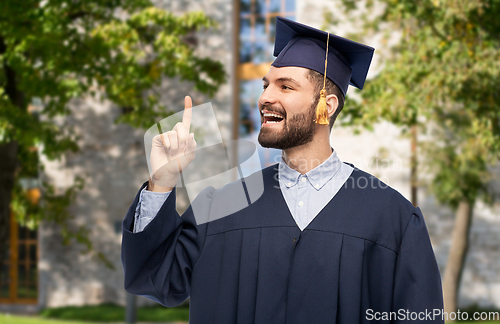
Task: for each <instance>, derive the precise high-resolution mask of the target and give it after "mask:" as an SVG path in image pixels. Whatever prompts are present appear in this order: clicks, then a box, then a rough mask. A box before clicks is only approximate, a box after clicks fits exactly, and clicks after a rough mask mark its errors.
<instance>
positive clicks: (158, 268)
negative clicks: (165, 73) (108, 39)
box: [121, 96, 212, 306]
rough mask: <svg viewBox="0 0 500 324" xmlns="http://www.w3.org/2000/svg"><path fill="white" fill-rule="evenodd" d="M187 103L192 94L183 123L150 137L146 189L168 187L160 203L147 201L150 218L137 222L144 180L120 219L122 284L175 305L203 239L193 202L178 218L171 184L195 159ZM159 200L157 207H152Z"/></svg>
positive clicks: (187, 287)
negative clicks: (149, 167) (149, 164)
mask: <svg viewBox="0 0 500 324" xmlns="http://www.w3.org/2000/svg"><path fill="white" fill-rule="evenodd" d="M191 107H192V102H191V98H189V97H187V96H186V98H185V110H184V114H183V118H182V123H177V124H176V125H175V127H174V129H173V130H171V131H169V132H166V133H162V134H159V135H156V136H155V137H154V138H153V143H152V149H151V155H150V162H151V170H152V174H150V180H149V189H150V190H151V191H155V192H164V193H166V192H169V191H171V193H170V194H168V198H166V200H165V201H164V203H162V204H159V202H158V201H156V199H155V201H154V202H155V203H156V205H157V206H154V203H153V204H151V205H150V206H149V207H152V208H151V209H152V210H150V211H149V212H148V215H146V216H150V217H151V218H150V219H149V220H148V223H149V224H145V223H146V222H144V224H143V222H142V219H141V218H138V219H137V222H136V221H135V215H136V213H137V212H139V213H141V212H143V210H142V208H143V207H144V208H146V206H143V205H144V204H141V205H139V206H138V204H139V200H140V198H141V194H142V191H143V190H144V188H145V187H146V185H147V183H144V184H143V185H142V187H141V191H140V192H139V193H138V194H137V195H136V197H135V199H134V202H133V203H132V206H131V207H130V208H129V210H128V213H127V215H126V217H125V220H124V221H123V237H122V254H121V257H122V264H123V269H124V272H125V289H126V290H127V291H128V292H130V293H132V294H136V295H143V296H146V297H149V298H150V299H152V300H154V301H156V302H158V303H160V304H162V305H165V306H175V305H178V304H179V303H181V302H183V301H184V300H185V299H186V298H187V297H189V291H190V283H191V272H192V269H193V267H194V264H195V263H196V261H197V260H198V257H199V254H200V253H201V249H202V246H203V242H204V239H205V234H204V233H205V226H197V225H196V222H195V219H194V216H193V213H192V208H191V207H190V208H188V210H187V211H186V213H185V214H184V215H183V217H182V218H181V217H179V214H178V213H177V211H176V209H175V189H174V187H175V184H176V182H177V180H178V178H179V174H180V173H181V172H182V170H184V169H185V168H186V167H187V166H188V164H189V163H190V162H191V161H192V160H193V159H194V155H195V149H196V142H195V141H194V134H192V133H191V134H190V133H189V127H190V124H191V115H192V109H191ZM202 193H203V192H202ZM210 193H212V191H210ZM152 194H153V195H160V197H161V195H162V194H160V193H152ZM163 195H165V194H163ZM200 195H201V193H200ZM142 198H144V199H147V197H146V196H143V197H142ZM201 198H203V197H201ZM195 201H196V199H195ZM202 201H203V199H202ZM142 202H143V201H142V200H141V203H142ZM159 206H161V207H160V208H159V210H158V211H157V212H156V210H153V209H158V207H159ZM154 215H156V216H154ZM153 216H154V217H153ZM134 229H135V230H134ZM141 230H142V231H141Z"/></svg>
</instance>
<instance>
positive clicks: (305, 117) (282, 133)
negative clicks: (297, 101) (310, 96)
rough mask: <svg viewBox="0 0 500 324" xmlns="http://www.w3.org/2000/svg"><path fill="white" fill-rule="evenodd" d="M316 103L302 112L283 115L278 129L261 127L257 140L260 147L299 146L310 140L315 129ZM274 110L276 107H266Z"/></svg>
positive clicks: (264, 107) (283, 147)
mask: <svg viewBox="0 0 500 324" xmlns="http://www.w3.org/2000/svg"><path fill="white" fill-rule="evenodd" d="M315 107H316V104H314V103H313V104H312V105H311V108H310V109H309V110H308V111H307V112H305V113H303V114H297V115H294V116H293V117H292V118H290V119H287V118H286V115H283V117H284V118H283V121H282V122H283V126H282V128H281V129H280V130H273V129H272V127H269V128H268V127H261V129H260V133H259V137H258V141H259V144H260V145H262V147H268V148H275V149H279V150H286V149H289V148H292V147H296V146H301V145H304V144H307V143H309V142H311V141H312V139H313V135H314V130H315V121H314V119H315V115H316V110H315ZM261 108H262V109H268V108H269V107H268V106H262V107H261ZM268 110H269V111H276V109H274V110H273V109H268ZM262 118H263V117H262Z"/></svg>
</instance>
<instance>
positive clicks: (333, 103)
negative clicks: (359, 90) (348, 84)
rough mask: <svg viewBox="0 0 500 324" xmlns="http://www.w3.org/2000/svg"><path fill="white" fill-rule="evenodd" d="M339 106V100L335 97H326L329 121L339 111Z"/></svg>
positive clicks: (332, 95) (331, 95)
mask: <svg viewBox="0 0 500 324" xmlns="http://www.w3.org/2000/svg"><path fill="white" fill-rule="evenodd" d="M338 106H339V98H338V97H337V96H336V95H334V94H330V95H328V96H326V108H327V109H328V119H330V118H331V117H332V116H333V114H334V113H335V111H337V107H338Z"/></svg>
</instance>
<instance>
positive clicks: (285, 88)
mask: <svg viewBox="0 0 500 324" xmlns="http://www.w3.org/2000/svg"><path fill="white" fill-rule="evenodd" d="M281 89H283V90H293V89H292V88H291V87H289V86H287V85H282V86H281Z"/></svg>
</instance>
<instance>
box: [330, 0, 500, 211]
mask: <svg viewBox="0 0 500 324" xmlns="http://www.w3.org/2000/svg"><path fill="white" fill-rule="evenodd" d="M342 3H343V5H344V9H345V10H353V9H357V12H358V18H359V19H360V20H361V21H363V23H364V29H363V31H362V32H360V33H357V34H356V35H350V36H351V37H354V38H355V39H358V40H362V41H365V42H367V43H370V40H369V37H370V36H372V35H373V34H374V33H380V34H382V35H384V42H385V43H386V44H389V43H390V40H391V37H399V40H398V42H397V44H396V45H395V46H394V47H392V48H391V51H389V52H387V53H384V49H382V50H381V51H379V52H382V53H383V54H385V55H386V57H385V60H384V68H383V70H382V72H381V73H379V74H378V75H377V76H376V77H375V78H374V79H373V80H370V81H368V82H367V83H366V85H365V89H363V91H362V92H361V93H360V95H361V98H362V100H361V102H359V103H357V106H355V108H356V109H351V110H349V109H347V110H346V114H345V115H346V116H345V118H346V119H347V120H348V121H349V122H350V123H351V124H352V125H357V126H361V127H363V126H367V125H372V124H373V123H374V122H376V121H380V120H387V121H390V122H392V123H395V124H397V125H399V126H402V127H403V130H404V131H407V130H408V129H409V128H410V127H412V126H417V127H419V129H420V133H421V134H423V135H424V136H423V137H424V138H428V139H429V140H427V141H423V142H422V143H421V144H422V145H421V147H422V150H421V154H420V160H421V161H423V162H424V163H425V164H427V165H428V166H430V167H431V168H432V170H433V172H434V174H435V177H434V179H433V182H432V189H433V191H434V192H435V194H436V196H437V198H438V199H439V200H440V201H441V202H443V203H446V204H449V205H451V206H454V207H455V206H456V205H457V204H458V202H459V201H460V200H461V199H466V200H468V201H470V202H474V201H475V200H476V199H477V198H480V197H482V198H484V199H485V200H486V201H491V199H492V197H491V195H490V193H489V192H488V189H487V188H488V187H487V184H488V182H489V181H491V180H492V177H491V176H492V175H491V173H490V172H489V170H488V168H487V167H488V165H491V164H493V163H496V162H497V161H498V158H499V157H500V92H499V91H498V89H500V37H499V35H500V20H499V19H498V17H500V1H498V0H472V1H460V0H417V1H414V0H379V1H377V2H374V1H366V2H359V1H348V0H342ZM360 4H363V5H364V7H362V8H360V7H359V6H360ZM377 6H382V10H381V11H380V14H379V15H374V14H373V13H374V12H377V11H376V10H374V9H375V7H377ZM332 16H334V14H333V13H330V14H328V15H327V20H330V21H333V22H335V21H334V20H332V18H331V17H332ZM396 35H397V36H396ZM376 53H377V51H376Z"/></svg>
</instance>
